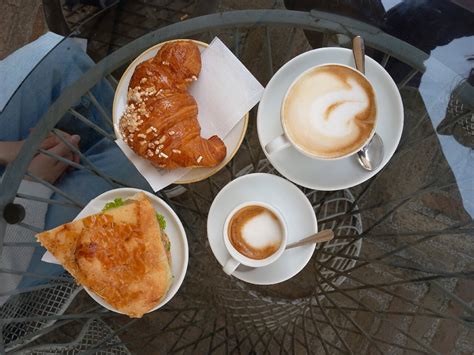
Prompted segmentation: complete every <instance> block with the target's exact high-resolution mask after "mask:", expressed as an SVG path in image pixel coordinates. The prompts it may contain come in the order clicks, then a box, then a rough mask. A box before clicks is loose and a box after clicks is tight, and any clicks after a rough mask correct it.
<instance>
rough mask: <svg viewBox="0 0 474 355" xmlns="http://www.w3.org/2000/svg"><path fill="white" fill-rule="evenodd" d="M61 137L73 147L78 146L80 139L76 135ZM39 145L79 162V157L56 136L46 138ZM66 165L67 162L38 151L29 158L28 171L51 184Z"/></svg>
mask: <svg viewBox="0 0 474 355" xmlns="http://www.w3.org/2000/svg"><path fill="white" fill-rule="evenodd" d="M63 137H64V138H65V139H66V140H67V141H68V142H69V143H71V144H72V145H74V146H75V147H77V146H78V144H79V141H80V139H81V137H79V136H78V135H73V136H70V135H68V137H66V136H63ZM58 142H59V143H58ZM41 147H42V148H43V149H44V150H47V151H48V152H51V153H53V154H56V155H59V156H61V157H64V158H66V159H69V160H71V161H75V162H79V157H78V156H76V154H74V153H73V152H72V151H71V149H70V148H69V147H68V146H67V145H66V144H64V143H63V142H62V141H60V140H59V138H57V137H56V136H54V138H50V137H48V138H46V139H45V140H44V141H43V143H42V145H41ZM68 167H69V165H68V164H66V163H63V162H61V161H59V160H56V159H54V158H51V157H49V156H47V155H45V154H41V153H40V154H38V155H36V156H35V157H34V158H33V159H32V160H31V162H30V165H29V166H28V172H30V173H32V174H33V175H35V176H37V177H39V178H41V179H43V180H46V181H47V182H49V183H52V184H53V183H54V182H56V181H57V180H58V179H59V178H60V177H61V175H63V173H64V172H65V171H66V169H67V168H68Z"/></svg>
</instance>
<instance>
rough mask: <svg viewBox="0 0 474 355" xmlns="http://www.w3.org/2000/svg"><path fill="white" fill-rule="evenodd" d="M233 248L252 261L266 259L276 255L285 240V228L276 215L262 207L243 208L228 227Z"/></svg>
mask: <svg viewBox="0 0 474 355" xmlns="http://www.w3.org/2000/svg"><path fill="white" fill-rule="evenodd" d="M228 236H229V240H230V242H231V243H232V245H233V247H234V248H235V249H236V250H237V251H238V252H239V253H240V254H242V255H245V256H246V257H248V258H251V259H257V260H260V259H265V258H268V257H269V256H271V255H272V254H274V253H275V252H276V251H277V250H278V249H279V248H280V245H281V243H282V240H283V227H282V225H281V223H280V220H279V219H278V217H277V216H275V214H274V213H273V212H272V211H270V210H269V209H267V208H265V207H262V206H255V205H251V206H247V207H243V208H242V209H240V210H239V211H237V212H236V213H235V215H234V216H233V217H232V219H231V221H230V223H229V226H228Z"/></svg>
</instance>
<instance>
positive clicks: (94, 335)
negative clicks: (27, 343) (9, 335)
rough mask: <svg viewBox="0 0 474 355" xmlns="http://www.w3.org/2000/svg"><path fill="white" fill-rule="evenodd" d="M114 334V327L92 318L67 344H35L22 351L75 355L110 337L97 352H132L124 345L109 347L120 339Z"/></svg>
mask: <svg viewBox="0 0 474 355" xmlns="http://www.w3.org/2000/svg"><path fill="white" fill-rule="evenodd" d="M111 334H113V331H112V329H110V327H109V326H108V325H107V324H106V323H105V322H103V321H101V320H100V319H91V320H89V321H87V322H86V324H85V325H84V328H83V329H82V330H81V332H80V334H79V335H78V337H77V339H76V340H75V341H73V342H71V343H67V344H48V345H43V346H41V345H40V346H35V347H31V348H28V349H24V350H23V351H22V352H21V353H22V354H25V355H46V354H48V355H52V354H61V355H75V354H80V353H81V352H83V351H85V350H88V349H89V348H91V347H92V346H95V345H96V344H98V343H99V342H101V341H102V340H103V339H104V338H106V337H108V338H109V339H108V340H107V342H105V343H104V346H105V347H107V348H106V349H104V350H100V349H98V350H97V351H96V352H95V353H96V354H100V355H109V354H114V355H128V354H130V352H129V351H128V349H127V348H126V347H125V346H123V345H115V346H112V347H109V346H110V345H111V344H114V343H117V342H119V341H120V339H119V338H118V337H117V336H112V337H111V336H110V335H111Z"/></svg>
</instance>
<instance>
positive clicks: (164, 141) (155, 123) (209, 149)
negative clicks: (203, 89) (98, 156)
mask: <svg viewBox="0 0 474 355" xmlns="http://www.w3.org/2000/svg"><path fill="white" fill-rule="evenodd" d="M200 71H201V54H200V52H199V48H198V47H197V46H196V45H195V44H194V43H192V42H191V41H175V42H171V43H167V44H165V45H163V46H162V47H161V49H160V50H159V51H158V53H157V54H156V56H155V57H154V58H151V59H149V60H147V61H145V62H143V63H140V64H139V65H138V66H137V67H136V69H135V71H134V73H133V75H132V78H131V80H130V85H129V88H128V94H127V107H126V110H125V113H124V114H123V115H122V117H121V119H120V132H121V134H122V137H123V139H124V141H125V143H127V144H128V146H129V147H130V148H131V149H132V150H133V151H134V152H135V153H137V154H138V155H140V156H142V157H144V158H146V159H148V160H149V161H151V162H152V164H153V165H155V166H158V167H160V168H166V169H175V168H178V167H213V166H215V165H217V164H219V163H220V162H221V161H222V160H224V158H225V156H226V147H225V145H224V142H223V141H222V140H221V139H220V138H219V137H218V136H216V135H215V136H212V137H210V138H209V139H204V138H202V137H201V126H200V125H199V122H198V119H197V114H198V107H197V103H196V100H195V99H194V98H193V97H192V96H191V95H190V94H189V93H188V92H187V90H188V88H189V86H190V85H191V83H192V82H193V81H194V80H197V77H198V75H199V73H200Z"/></svg>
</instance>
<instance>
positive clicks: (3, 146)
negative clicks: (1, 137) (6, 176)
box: [0, 141, 23, 165]
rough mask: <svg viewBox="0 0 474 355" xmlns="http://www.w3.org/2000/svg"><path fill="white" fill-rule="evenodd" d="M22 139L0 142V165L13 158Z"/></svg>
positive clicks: (7, 162)
mask: <svg viewBox="0 0 474 355" xmlns="http://www.w3.org/2000/svg"><path fill="white" fill-rule="evenodd" d="M22 146H23V141H14V142H0V165H7V164H9V163H11V162H12V161H13V160H15V158H16V156H17V155H18V153H19V151H20V149H21V147H22Z"/></svg>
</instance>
